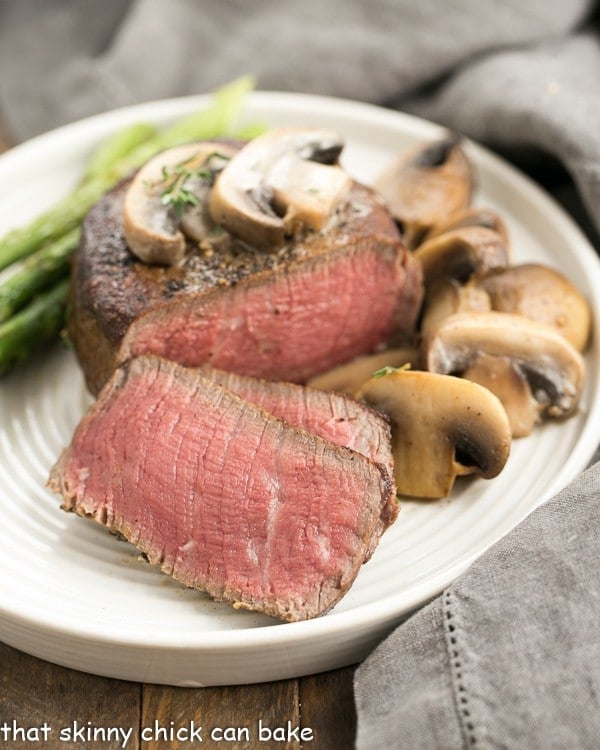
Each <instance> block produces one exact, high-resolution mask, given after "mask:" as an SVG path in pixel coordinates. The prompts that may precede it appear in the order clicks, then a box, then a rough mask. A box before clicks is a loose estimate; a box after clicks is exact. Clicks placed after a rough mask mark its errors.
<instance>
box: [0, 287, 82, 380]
mask: <svg viewBox="0 0 600 750" xmlns="http://www.w3.org/2000/svg"><path fill="white" fill-rule="evenodd" d="M68 288H69V282H68V279H65V280H64V281H61V282H60V283H59V284H57V285H56V286H55V287H54V288H52V289H51V290H50V291H49V292H45V293H44V294H41V295H40V296H39V297H37V298H36V299H35V300H34V301H33V302H32V303H31V304H30V305H28V306H27V307H25V308H24V309H23V310H22V311H21V312H19V313H17V314H16V315H14V316H13V317H12V318H11V319H10V320H8V321H6V322H5V323H2V324H1V325H0V375H3V374H4V373H5V372H7V371H8V370H9V369H10V368H11V367H12V366H13V365H15V364H17V363H18V362H21V361H22V360H24V359H26V358H27V357H29V356H31V354H33V353H34V352H35V351H36V350H37V349H39V348H40V347H41V346H42V345H43V344H45V343H47V342H49V341H51V340H53V339H55V338H56V337H57V336H58V334H59V333H60V331H61V329H62V327H63V323H64V315H65V307H66V299H67V291H68Z"/></svg>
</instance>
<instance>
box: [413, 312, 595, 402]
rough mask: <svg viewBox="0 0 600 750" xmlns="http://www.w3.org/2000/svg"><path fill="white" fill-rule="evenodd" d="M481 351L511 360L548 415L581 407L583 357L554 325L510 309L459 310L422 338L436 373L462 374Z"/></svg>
mask: <svg viewBox="0 0 600 750" xmlns="http://www.w3.org/2000/svg"><path fill="white" fill-rule="evenodd" d="M481 354H487V355H489V356H492V357H507V358H509V359H510V360H511V362H512V363H513V366H514V367H516V368H517V369H518V370H519V371H520V372H521V373H523V375H524V376H525V377H526V378H527V380H528V382H529V384H530V387H531V391H532V394H533V396H534V398H535V399H536V401H538V402H539V403H540V405H541V411H542V413H543V414H544V415H547V416H552V417H564V416H567V415H569V414H571V413H573V412H574V411H575V409H576V408H577V405H578V403H579V398H580V396H581V391H582V388H583V379H584V372H585V367H584V363H583V358H582V357H581V355H580V353H579V352H578V351H577V350H576V349H575V348H574V347H573V346H572V345H571V344H570V343H569V342H568V341H567V340H566V339H565V338H564V337H563V336H561V334H560V333H558V331H556V329H554V328H552V327H551V326H548V325H546V324H544V323H538V322H537V321H535V320H531V319H529V318H525V317H524V316H522V315H513V314H511V313H503V312H487V313H486V312H482V313H456V314H454V315H451V316H449V317H448V318H446V319H445V320H444V321H442V323H441V324H440V325H439V326H438V327H437V329H436V330H435V332H434V333H433V334H432V335H431V336H428V337H426V339H425V340H424V359H425V361H426V367H427V369H428V370H431V371H432V372H439V373H454V374H461V373H464V372H465V371H466V370H468V368H469V367H471V365H472V364H473V362H474V361H475V360H476V359H477V357H479V356H480V355H481Z"/></svg>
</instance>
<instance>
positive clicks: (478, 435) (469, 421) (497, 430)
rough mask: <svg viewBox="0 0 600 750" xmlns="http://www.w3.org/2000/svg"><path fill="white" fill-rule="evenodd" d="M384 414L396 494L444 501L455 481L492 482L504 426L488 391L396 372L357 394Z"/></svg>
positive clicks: (500, 463)
mask: <svg viewBox="0 0 600 750" xmlns="http://www.w3.org/2000/svg"><path fill="white" fill-rule="evenodd" d="M359 397H360V398H361V399H362V400H363V401H365V402H366V403H367V404H369V405H370V406H372V407H374V408H375V409H378V410H379V411H382V412H383V413H384V414H387V416H388V417H389V419H390V421H391V424H392V449H393V454H394V468H395V475H396V485H397V489H398V492H399V494H401V495H409V496H412V497H421V498H439V497H445V496H446V495H448V494H449V493H450V491H451V490H452V486H453V485H454V480H455V478H456V477H457V476H461V475H465V474H477V475H479V476H482V477H484V478H486V479H490V478H492V477H495V476H496V475H497V474H499V473H500V471H501V470H502V468H503V467H504V465H505V463H506V460H507V458H508V455H509V451H510V443H511V437H510V426H509V423H508V418H507V416H506V412H505V411H504V408H503V407H502V404H501V403H500V401H499V400H498V398H497V397H496V396H494V394H493V393H491V391H489V390H487V389H486V388H483V387H482V386H479V385H477V384H476V383H472V382H470V381H468V380H463V379H461V378H456V377H452V376H450V375H439V374H437V373H431V372H418V371H415V372H413V371H410V370H401V371H397V372H394V373H390V374H388V375H385V376H384V377H381V378H371V380H369V381H368V382H367V383H366V384H365V385H364V386H363V388H362V389H361V391H360V392H359Z"/></svg>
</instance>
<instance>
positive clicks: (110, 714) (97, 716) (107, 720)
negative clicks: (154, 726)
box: [0, 643, 142, 750]
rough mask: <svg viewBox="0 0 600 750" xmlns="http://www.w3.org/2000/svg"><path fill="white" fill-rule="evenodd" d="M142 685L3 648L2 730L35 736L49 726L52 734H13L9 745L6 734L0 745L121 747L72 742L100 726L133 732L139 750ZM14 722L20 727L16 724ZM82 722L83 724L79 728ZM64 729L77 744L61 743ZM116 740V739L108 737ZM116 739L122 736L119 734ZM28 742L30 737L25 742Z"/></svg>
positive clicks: (59, 749)
mask: <svg viewBox="0 0 600 750" xmlns="http://www.w3.org/2000/svg"><path fill="white" fill-rule="evenodd" d="M141 690H142V688H141V686H140V685H137V684H135V683H132V682H122V681H119V680H111V679H108V678H105V677H95V676H93V675H89V674H84V673H83V672H77V671H75V670H73V669H67V668H66V667H59V666H56V665H54V664H48V663H47V662H45V661H42V660H41V659H36V658H35V657H33V656H29V655H27V654H24V653H22V652H21V651H17V650H16V649H14V648H11V647H10V646H6V645H5V644H3V643H0V730H1V728H2V726H3V723H4V722H6V723H7V724H8V725H9V727H10V730H11V732H13V730H14V728H15V727H18V728H20V729H23V730H29V731H31V730H32V728H36V727H38V728H39V727H42V725H44V723H46V725H48V726H49V727H50V729H51V731H50V732H49V733H48V735H47V739H45V740H44V738H43V736H42V735H41V734H40V736H39V741H38V742H37V743H36V742H34V740H35V737H34V735H33V734H30V735H29V740H30V741H31V742H24V741H22V740H21V736H20V734H17V735H9V736H8V738H7V740H6V741H4V735H3V734H2V733H0V746H4V747H6V748H10V747H15V748H17V747H39V748H45V749H46V750H81V748H82V747H85V748H86V750H106V748H108V747H110V748H112V747H115V748H116V747H119V744H120V743H119V742H118V741H114V742H110V743H107V742H105V741H102V735H100V734H98V735H97V738H98V739H97V741H93V739H92V741H91V742H88V741H87V740H86V741H85V744H84V743H82V742H81V741H80V740H81V736H80V739H79V740H76V741H72V740H73V737H74V734H75V732H76V731H77V730H80V729H81V728H84V729H85V730H86V731H87V729H88V728H89V729H92V730H93V728H94V727H99V728H102V729H105V730H106V729H108V728H111V727H112V728H115V729H116V728H119V727H121V728H123V729H125V731H127V729H128V728H130V727H131V728H132V730H133V731H132V732H131V737H132V738H131V740H130V742H129V743H128V744H127V748H128V750H138V749H139V743H138V734H139V733H138V727H139V725H140V705H141ZM13 722H14V724H13ZM75 722H77V724H75ZM88 722H90V725H88ZM61 730H65V731H66V730H68V731H69V734H70V738H71V741H69V739H68V738H67V737H66V735H65V738H64V740H61V737H60V733H61ZM108 736H111V735H108ZM112 736H113V737H114V736H116V732H115V733H113V735H112ZM25 739H27V737H25Z"/></svg>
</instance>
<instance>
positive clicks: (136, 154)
mask: <svg viewBox="0 0 600 750" xmlns="http://www.w3.org/2000/svg"><path fill="white" fill-rule="evenodd" d="M252 86H253V79H252V78H251V77H244V78H240V79H238V80H236V81H233V82H232V83H230V84H228V85H227V86H224V87H223V88H221V89H219V90H218V91H216V92H215V93H214V95H213V98H212V101H211V104H210V105H209V106H208V107H207V108H206V109H205V110H203V111H201V112H198V113H195V114H194V115H192V116H190V117H187V118H185V119H183V120H181V121H180V122H179V123H176V124H175V125H173V126H172V127H170V128H168V129H166V130H165V131H164V132H163V133H160V134H158V135H157V136H155V137H154V138H150V139H149V140H148V141H145V142H143V143H141V144H140V145H139V146H138V147H137V148H135V149H134V150H133V151H132V152H131V153H130V154H128V155H127V156H125V157H124V158H122V159H120V160H119V161H118V162H117V163H116V164H115V165H114V166H113V167H112V168H111V169H110V170H108V172H105V173H103V174H99V175H98V176H96V177H94V178H93V179H89V180H86V181H85V182H84V184H82V185H80V186H79V187H78V188H77V189H76V190H75V191H74V192H73V193H71V195H69V196H68V197H66V198H64V199H63V200H62V201H60V202H59V203H58V204H57V205H56V206H55V207H54V208H52V209H50V211H47V212H46V213H45V214H42V216H39V217H38V218H37V219H35V220H34V221H33V222H31V223H30V224H28V225H27V226H25V227H21V228H19V229H14V230H13V231H12V232H9V233H8V234H7V235H6V236H5V237H4V238H3V239H2V240H0V270H2V269H3V268H6V267H7V266H9V265H10V264H11V263H13V262H14V261H16V260H20V259H21V258H24V257H26V256H28V255H31V253H33V252H35V251H36V250H37V249H38V248H40V247H41V246H42V245H43V244H44V243H46V242H48V241H50V240H55V239H58V238H59V237H60V236H61V235H63V234H64V233H65V232H68V231H69V230H71V229H73V228H74V227H76V226H77V225H78V224H80V223H81V221H82V220H83V218H84V216H85V215H86V213H87V212H88V210H89V209H90V208H91V206H92V205H93V204H94V203H95V202H96V201H97V200H98V199H99V198H100V197H101V196H102V195H103V194H104V193H105V192H106V191H107V190H108V189H109V188H110V187H112V185H114V184H115V183H116V182H117V181H118V180H119V179H121V178H122V177H124V176H125V175H127V174H128V173H129V172H130V171H131V170H133V169H135V168H137V167H139V166H141V165H142V164H144V162H146V161H147V160H148V159H150V158H151V157H152V156H154V155H155V154H156V153H158V152H159V151H161V150H163V149H166V148H170V147H171V146H176V145H179V144H180V143H185V142H186V141H192V140H201V139H206V138H215V137H217V136H223V135H227V134H228V133H229V132H230V130H231V128H232V126H233V124H234V121H235V118H236V117H237V114H238V112H239V110H240V107H241V104H242V101H243V97H244V95H245V94H246V93H247V92H248V91H249V90H250V89H251V88H252Z"/></svg>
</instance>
